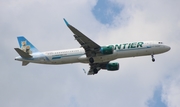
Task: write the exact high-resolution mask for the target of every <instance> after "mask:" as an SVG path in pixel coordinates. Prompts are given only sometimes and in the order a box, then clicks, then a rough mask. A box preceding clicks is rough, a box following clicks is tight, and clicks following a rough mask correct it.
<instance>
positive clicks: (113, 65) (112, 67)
mask: <svg viewBox="0 0 180 107" xmlns="http://www.w3.org/2000/svg"><path fill="white" fill-rule="evenodd" d="M106 69H107V70H108V71H115V70H119V63H117V62H115V63H108V64H107V66H106Z"/></svg>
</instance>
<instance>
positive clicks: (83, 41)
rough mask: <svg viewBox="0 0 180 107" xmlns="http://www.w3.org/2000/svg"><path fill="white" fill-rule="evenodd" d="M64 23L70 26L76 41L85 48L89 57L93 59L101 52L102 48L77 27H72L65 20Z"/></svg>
mask: <svg viewBox="0 0 180 107" xmlns="http://www.w3.org/2000/svg"><path fill="white" fill-rule="evenodd" d="M64 22H65V23H66V25H67V26H68V28H69V29H70V30H71V31H72V32H73V33H74V37H75V39H76V40H77V41H78V42H79V44H80V45H81V46H82V47H83V48H84V50H85V52H86V56H87V57H93V56H95V55H96V53H98V52H99V50H100V48H101V47H100V46H99V45H98V44H97V43H95V42H94V41H92V40H91V39H89V38H88V37H87V36H85V35H84V34H83V33H81V32H80V31H79V30H77V29H76V28H75V27H73V26H72V25H70V24H69V23H68V22H67V21H66V20H65V19H64Z"/></svg>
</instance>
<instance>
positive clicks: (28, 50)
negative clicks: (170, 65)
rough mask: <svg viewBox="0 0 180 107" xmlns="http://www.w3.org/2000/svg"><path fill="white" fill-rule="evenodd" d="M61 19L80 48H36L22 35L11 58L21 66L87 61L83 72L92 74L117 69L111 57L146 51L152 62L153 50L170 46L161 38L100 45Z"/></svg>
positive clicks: (135, 54) (143, 54)
mask: <svg viewBox="0 0 180 107" xmlns="http://www.w3.org/2000/svg"><path fill="white" fill-rule="evenodd" d="M63 20H64V22H65V24H66V25H67V27H68V28H69V29H70V30H71V31H72V32H73V34H74V38H75V40H77V41H78V42H79V44H80V45H81V47H80V48H75V49H67V50H55V51H46V52H40V51H38V49H37V48H36V47H35V46H34V45H32V44H31V43H30V42H29V41H28V40H27V39H26V38H25V37H23V36H18V37H17V39H18V43H19V46H20V48H14V49H15V50H16V52H17V53H18V54H19V55H20V56H18V57H16V58H15V60H18V61H22V66H26V65H28V64H29V63H39V64H52V65H58V64H69V63H79V62H80V63H88V64H89V66H90V69H89V71H88V72H86V74H87V75H94V74H97V73H98V72H99V70H101V69H104V70H107V71H116V70H119V63H118V62H110V61H112V60H115V59H118V58H127V57H136V56H147V55H150V56H151V58H152V61H153V62H154V61H155V58H154V55H155V54H161V53H164V52H167V51H169V50H170V49H171V48H170V47H169V46H167V45H164V44H163V42H161V41H138V42H127V43H120V44H119V43H118V44H111V45H106V46H100V45H99V44H97V43H95V42H94V41H92V40H91V39H89V38H88V37H87V36H85V35H84V34H83V33H81V32H80V31H79V30H77V29H76V28H75V27H73V26H72V25H70V24H69V23H68V22H67V21H66V20H65V19H63ZM83 70H84V69H83ZM84 71H85V70H84Z"/></svg>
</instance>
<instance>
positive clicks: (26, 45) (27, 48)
mask: <svg viewBox="0 0 180 107" xmlns="http://www.w3.org/2000/svg"><path fill="white" fill-rule="evenodd" d="M17 39H18V42H19V46H20V49H21V50H22V51H24V52H26V53H28V54H32V53H36V52H39V51H38V50H37V48H36V47H35V46H34V45H32V44H31V43H30V42H29V41H28V40H27V39H26V38H25V37H24V36H19V37H17Z"/></svg>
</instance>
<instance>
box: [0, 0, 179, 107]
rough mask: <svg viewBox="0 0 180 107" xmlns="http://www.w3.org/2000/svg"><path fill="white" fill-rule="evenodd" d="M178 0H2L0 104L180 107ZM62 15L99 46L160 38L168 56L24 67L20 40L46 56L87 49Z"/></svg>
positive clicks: (10, 106)
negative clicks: (107, 64) (96, 66)
mask: <svg viewBox="0 0 180 107" xmlns="http://www.w3.org/2000/svg"><path fill="white" fill-rule="evenodd" d="M179 10H180V1H179V0H157V1H153V0H63V1H62V0H51V1H50V0H0V40H1V42H0V50H1V52H0V107H180V12H179ZM63 18H66V20H67V21H68V22H69V23H70V24H71V25H73V26H74V27H76V28H77V29H79V30H80V31H81V32H83V33H84V34H85V35H86V36H88V37H89V38H91V39H92V40H94V41H95V42H96V43H98V44H99V45H105V44H112V43H123V42H129V41H148V40H160V41H163V42H164V44H166V45H169V46H171V50H170V51H169V52H167V53H163V54H160V55H155V59H156V62H154V63H153V62H152V61H151V56H144V57H135V58H125V59H118V60H115V61H112V62H119V63H120V69H119V70H118V71H115V72H108V71H106V70H101V71H100V72H99V73H98V74H97V75H94V76H87V75H85V74H84V72H83V70H82V69H86V70H88V69H89V66H88V64H80V63H77V64H68V65H40V64H29V65H27V66H25V67H24V66H23V67H22V66H21V62H18V61H15V60H14V57H16V56H18V54H17V53H16V52H15V50H14V48H16V47H19V45H18V42H17V38H16V37H17V36H18V35H24V36H25V37H26V38H27V39H28V40H29V41H31V43H33V45H35V46H36V47H37V48H38V49H39V50H40V51H49V50H60V49H70V48H77V47H80V45H79V43H78V42H77V41H76V40H74V37H73V33H72V32H71V31H70V30H69V29H68V28H67V27H66V25H65V23H64V22H63Z"/></svg>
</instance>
